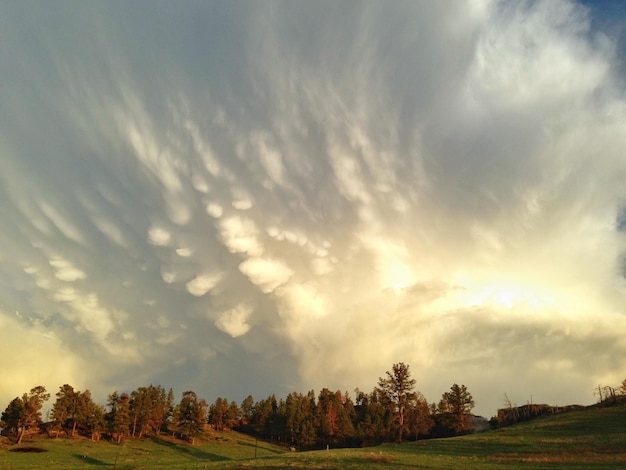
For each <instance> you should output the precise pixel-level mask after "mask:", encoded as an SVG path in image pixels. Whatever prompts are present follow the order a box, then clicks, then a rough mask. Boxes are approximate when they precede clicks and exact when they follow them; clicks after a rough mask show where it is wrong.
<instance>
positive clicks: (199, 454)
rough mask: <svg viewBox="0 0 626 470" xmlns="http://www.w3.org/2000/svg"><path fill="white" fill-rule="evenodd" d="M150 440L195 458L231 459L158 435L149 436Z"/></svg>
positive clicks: (214, 460) (213, 460)
mask: <svg viewBox="0 0 626 470" xmlns="http://www.w3.org/2000/svg"><path fill="white" fill-rule="evenodd" d="M150 439H151V441H152V442H154V443H155V444H159V445H162V446H164V447H168V448H170V449H172V450H175V451H176V452H179V453H181V454H185V455H188V456H190V457H195V458H197V459H202V460H210V461H212V462H219V461H223V460H232V459H229V458H228V457H224V456H223V455H218V454H214V453H212V452H207V451H205V450H202V449H199V448H198V447H193V446H186V445H181V444H176V443H174V442H170V441H168V440H165V439H162V438H160V437H152V438H150Z"/></svg>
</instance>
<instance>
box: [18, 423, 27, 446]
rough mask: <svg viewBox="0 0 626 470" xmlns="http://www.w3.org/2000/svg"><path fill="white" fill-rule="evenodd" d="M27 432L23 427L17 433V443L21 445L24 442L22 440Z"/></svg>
mask: <svg viewBox="0 0 626 470" xmlns="http://www.w3.org/2000/svg"><path fill="white" fill-rule="evenodd" d="M25 432H26V428H25V427H23V428H22V429H20V430H18V432H17V443H18V444H20V443H21V442H22V438H23V437H24V433H25Z"/></svg>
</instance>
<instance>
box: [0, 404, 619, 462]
mask: <svg viewBox="0 0 626 470" xmlns="http://www.w3.org/2000/svg"><path fill="white" fill-rule="evenodd" d="M5 442H6V441H5ZM22 446H37V447H42V448H45V449H47V452H42V453H16V452H9V451H8V450H9V449H10V448H11V447H8V446H2V447H0V467H1V468H3V469H16V470H20V469H43V468H46V469H51V468H64V469H78V468H94V469H95V468H103V469H104V468H110V469H113V468H117V469H126V470H129V469H151V468H173V469H204V468H206V469H210V468H228V469H235V468H237V469H244V468H255V469H282V468H307V469H332V468H346V469H382V468H385V469H389V468H392V469H393V468H398V469H408V468H420V469H460V468H471V469H518V468H524V469H528V468H531V469H554V468H567V469H572V470H574V469H600V468H626V407H624V406H621V407H616V408H600V409H586V410H580V411H572V412H568V413H564V414H560V415H555V416H549V417H545V418H541V419H537V420H535V421H531V422H528V423H524V424H520V425H517V426H513V427H510V428H505V429H501V430H497V431H489V432H486V433H482V434H474V435H471V436H463V437H458V438H451V439H433V440H428V441H419V442H414V443H404V444H400V445H398V444H385V445H381V446H377V447H371V448H365V449H336V450H329V451H326V450H322V451H312V452H286V451H285V449H283V448H280V447H276V446H273V445H271V444H267V443H264V442H261V441H259V442H258V447H256V445H255V441H254V439H251V438H249V437H247V436H244V435H241V434H238V433H234V432H232V433H226V434H212V435H211V436H210V437H208V438H206V439H204V440H201V441H199V443H198V444H197V445H195V446H189V445H185V444H182V443H180V442H178V441H174V440H172V439H169V438H162V439H145V440H143V441H129V442H126V443H125V444H123V445H121V446H118V445H115V444H111V443H109V442H99V443H93V442H90V441H88V440H83V439H79V440H77V439H74V440H70V439H62V438H61V439H57V440H53V439H38V440H36V441H27V442H25V443H23V444H22ZM13 447H14V446H13ZM255 451H256V455H257V458H254V455H255ZM116 459H117V466H116V465H115V462H116Z"/></svg>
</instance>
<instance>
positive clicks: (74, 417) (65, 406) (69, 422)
mask: <svg viewBox="0 0 626 470" xmlns="http://www.w3.org/2000/svg"><path fill="white" fill-rule="evenodd" d="M56 397H57V399H56V401H55V402H54V405H53V407H52V419H53V420H54V429H55V430H56V437H59V432H60V431H61V430H62V429H65V428H66V427H70V426H71V433H70V435H71V436H72V437H73V436H74V434H75V433H76V426H77V424H78V420H79V415H80V412H81V406H80V405H81V404H80V403H79V400H80V392H79V391H77V390H74V387H72V386H71V385H68V384H64V385H62V386H61V387H59V391H58V392H57V394H56Z"/></svg>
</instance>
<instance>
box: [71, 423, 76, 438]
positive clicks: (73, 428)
mask: <svg viewBox="0 0 626 470" xmlns="http://www.w3.org/2000/svg"><path fill="white" fill-rule="evenodd" d="M75 435H76V420H74V425H73V426H72V437H74V436H75Z"/></svg>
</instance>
